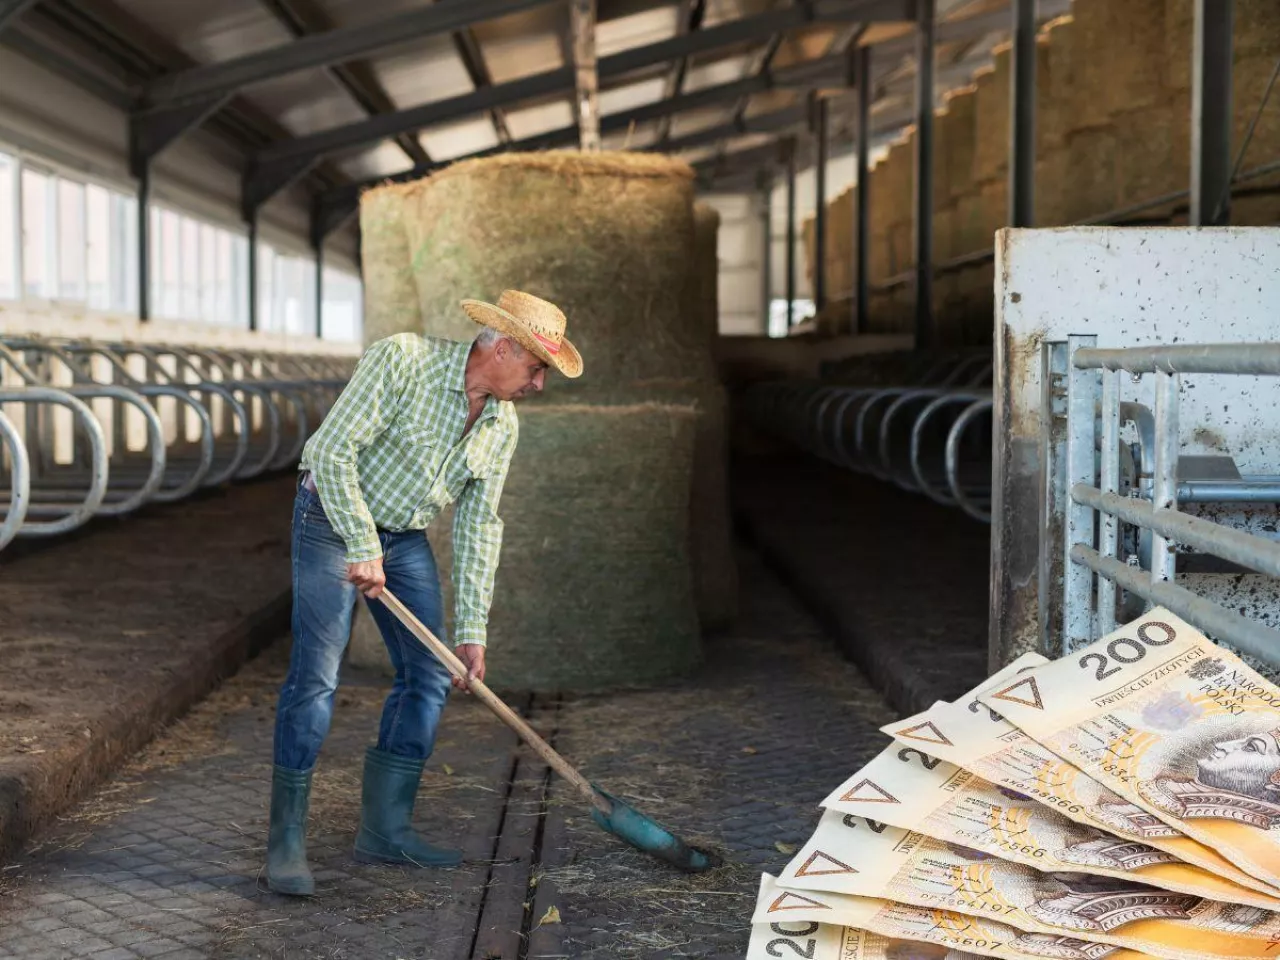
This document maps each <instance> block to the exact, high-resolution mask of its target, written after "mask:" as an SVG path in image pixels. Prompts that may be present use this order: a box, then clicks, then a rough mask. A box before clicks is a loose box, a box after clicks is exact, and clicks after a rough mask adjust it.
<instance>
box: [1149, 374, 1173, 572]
mask: <svg viewBox="0 0 1280 960" xmlns="http://www.w3.org/2000/svg"><path fill="white" fill-rule="evenodd" d="M1155 378H1156V404H1155V407H1156V409H1155V417H1156V449H1155V466H1154V467H1153V468H1152V471H1151V500H1152V503H1153V505H1154V506H1155V508H1156V509H1157V510H1169V511H1176V510H1177V509H1178V449H1179V443H1178V375H1177V374H1176V373H1164V372H1163V371H1159V370H1158V371H1156V373H1155ZM1177 560H1178V557H1177V548H1176V547H1175V546H1174V544H1173V542H1172V541H1171V540H1170V539H1169V538H1168V537H1165V536H1163V535H1157V536H1155V537H1153V538H1152V540H1151V578H1152V579H1153V580H1173V578H1174V576H1175V575H1176V573H1177Z"/></svg>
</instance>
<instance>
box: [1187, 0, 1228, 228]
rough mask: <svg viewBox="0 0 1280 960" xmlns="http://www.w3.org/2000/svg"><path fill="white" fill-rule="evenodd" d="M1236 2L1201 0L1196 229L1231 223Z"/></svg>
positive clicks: (1194, 65)
mask: <svg viewBox="0 0 1280 960" xmlns="http://www.w3.org/2000/svg"><path fill="white" fill-rule="evenodd" d="M1234 13H1235V0H1195V31H1194V41H1193V44H1192V56H1191V217H1190V225H1191V226H1193V227H1213V226H1219V225H1221V224H1225V223H1230V222H1231V210H1230V197H1231V136H1232V126H1233V117H1232V112H1231V68H1232V59H1233V54H1232V28H1233V21H1234V19H1235V16H1234Z"/></svg>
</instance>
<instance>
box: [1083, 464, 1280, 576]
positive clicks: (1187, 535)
mask: <svg viewBox="0 0 1280 960" xmlns="http://www.w3.org/2000/svg"><path fill="white" fill-rule="evenodd" d="M1071 499H1072V500H1074V501H1075V502H1076V503H1079V504H1084V505H1085V506H1088V507H1089V508H1091V509H1093V510H1101V511H1103V512H1105V513H1110V514H1114V515H1115V516H1117V517H1119V518H1120V519H1121V520H1123V521H1124V522H1125V523H1131V524H1133V525H1135V526H1139V527H1146V528H1148V529H1150V530H1153V531H1155V532H1156V533H1158V534H1161V535H1162V536H1164V537H1167V538H1168V539H1170V540H1176V541H1177V542H1179V543H1185V544H1186V545H1187V546H1190V547H1195V548H1196V549H1197V550H1200V551H1201V552H1203V553H1210V554H1213V555H1214V556H1215V557H1222V558H1223V559H1224V560H1230V561H1232V562H1234V563H1238V564H1240V565H1241V566H1244V567H1248V568H1250V569H1251V570H1257V571H1258V572H1259V573H1266V574H1270V575H1271V576H1273V577H1280V542H1276V541H1274V540H1264V539H1263V538H1262V537H1255V536H1253V535H1252V534H1248V533H1245V532H1244V531H1243V530H1235V529H1233V528H1231V527H1224V526H1222V525H1220V524H1217V523H1213V522H1212V521H1210V520H1204V519H1202V518H1200V517H1193V516H1189V515H1188V514H1185V513H1179V512H1178V511H1176V510H1157V509H1155V508H1154V507H1153V506H1152V505H1151V504H1150V503H1148V502H1147V501H1146V500H1135V499H1131V498H1129V497H1121V496H1118V495H1116V494H1104V493H1103V492H1102V491H1101V490H1098V489H1096V488H1095V487H1090V486H1086V485H1085V484H1077V485H1076V486H1074V487H1072V488H1071Z"/></svg>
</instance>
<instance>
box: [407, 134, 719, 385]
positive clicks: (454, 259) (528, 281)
mask: <svg viewBox="0 0 1280 960" xmlns="http://www.w3.org/2000/svg"><path fill="white" fill-rule="evenodd" d="M404 216H405V222H406V230H407V233H408V236H409V243H410V249H411V251H412V264H413V271H414V276H415V278H416V280H417V286H418V294H419V301H420V304H421V313H422V316H423V318H424V319H423V322H424V324H425V329H424V332H427V333H432V334H436V335H442V336H452V337H454V338H458V336H457V335H458V332H463V333H464V335H470V333H471V332H473V331H474V326H473V325H471V323H470V321H469V320H467V319H466V317H465V316H464V315H463V313H462V311H461V310H460V309H459V307H458V301H459V300H461V299H463V298H464V297H474V298H478V299H486V300H491V301H492V300H496V299H497V298H498V296H499V295H500V294H501V292H502V291H503V290H504V289H507V288H515V289H519V290H524V291H527V292H529V293H532V294H534V295H536V296H540V297H544V298H546V299H548V300H551V301H552V302H554V303H556V304H557V305H558V306H560V307H561V308H562V309H563V310H564V312H565V314H566V315H567V317H568V319H569V336H570V337H571V338H572V339H573V341H574V343H575V345H576V346H577V347H578V349H579V350H580V351H581V352H582V354H583V356H584V358H585V361H586V375H585V376H583V377H582V379H581V380H580V381H576V382H575V383H574V384H573V387H574V388H575V389H576V390H578V391H581V392H584V393H589V392H590V390H591V389H592V387H593V385H598V384H608V383H610V382H613V381H616V380H619V379H633V378H639V379H645V378H652V377H689V378H711V377H713V376H714V368H713V365H712V361H711V351H710V347H709V344H708V342H707V338H706V337H704V336H702V331H701V330H700V329H699V328H697V327H696V326H695V325H694V324H691V323H689V322H688V321H687V318H686V316H685V309H686V308H685V291H686V284H687V282H688V280H689V274H690V270H691V269H692V263H693V235H694V223H693V172H692V168H691V167H689V165H688V164H686V163H684V162H682V161H678V160H674V159H670V158H667V157H663V156H659V155H655V154H631V153H600V154H583V153H576V152H571V151H551V152H547V153H536V154H520V153H513V154H504V155H501V156H496V157H489V158H484V159H479V160H468V161H464V162H462V163H457V164H454V165H453V166H451V167H448V168H446V169H445V170H443V171H441V172H440V173H438V174H436V175H434V176H432V177H429V178H427V179H426V180H422V181H418V182H417V183H416V184H414V185H413V189H412V191H411V192H410V204H409V206H408V207H407V208H406V210H405V214H404ZM558 386H565V385H562V384H561V385H558Z"/></svg>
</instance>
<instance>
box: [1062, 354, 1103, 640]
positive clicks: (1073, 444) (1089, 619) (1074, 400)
mask: <svg viewBox="0 0 1280 960" xmlns="http://www.w3.org/2000/svg"><path fill="white" fill-rule="evenodd" d="M1097 341H1098V338H1097V337H1096V336H1093V335H1088V336H1069V337H1067V356H1068V359H1067V438H1066V457H1065V462H1066V484H1067V488H1068V489H1070V488H1071V487H1073V486H1075V485H1077V484H1081V485H1086V486H1090V487H1092V486H1093V482H1094V478H1095V476H1096V472H1095V469H1096V463H1095V460H1094V451H1095V449H1096V447H1097V430H1096V421H1095V419H1094V418H1095V415H1096V413H1095V412H1096V410H1097V408H1098V400H1099V399H1100V393H1101V387H1102V382H1101V381H1102V376H1101V374H1099V373H1098V372H1096V371H1093V370H1082V369H1080V368H1079V367H1077V366H1074V365H1073V364H1072V362H1071V359H1070V358H1071V357H1072V355H1074V354H1075V353H1076V352H1077V351H1078V350H1082V349H1084V348H1086V347H1090V346H1093V345H1094V344H1095V343H1097ZM1064 520H1065V523H1064V526H1063V532H1062V539H1063V543H1064V546H1063V547H1062V548H1061V549H1062V550H1063V551H1064V553H1063V554H1059V556H1062V562H1063V571H1062V592H1063V596H1062V601H1063V602H1062V615H1063V633H1062V650H1063V653H1070V652H1071V651H1072V650H1076V649H1078V648H1079V647H1082V646H1085V645H1086V644H1088V643H1090V642H1091V641H1092V640H1093V636H1092V633H1093V577H1092V576H1091V575H1090V573H1089V571H1088V570H1085V569H1083V568H1081V567H1078V566H1073V565H1072V564H1071V563H1068V562H1067V557H1066V555H1065V554H1066V553H1069V552H1070V550H1071V547H1072V545H1073V544H1076V543H1088V544H1089V545H1090V546H1092V545H1093V513H1092V512H1091V511H1090V509H1089V508H1088V507H1086V506H1083V505H1082V504H1079V503H1072V502H1071V501H1070V500H1068V501H1067V503H1066V514H1065V518H1064Z"/></svg>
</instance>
